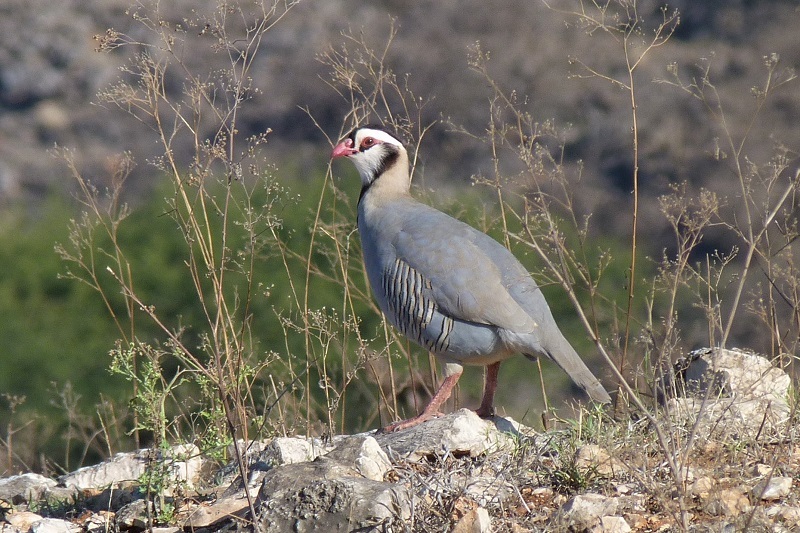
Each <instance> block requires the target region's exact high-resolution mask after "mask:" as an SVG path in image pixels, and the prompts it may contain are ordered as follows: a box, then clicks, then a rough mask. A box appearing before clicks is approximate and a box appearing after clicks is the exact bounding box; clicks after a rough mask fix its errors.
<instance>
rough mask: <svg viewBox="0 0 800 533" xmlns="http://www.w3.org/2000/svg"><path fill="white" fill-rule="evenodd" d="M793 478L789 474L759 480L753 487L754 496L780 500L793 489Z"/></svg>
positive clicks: (768, 499)
mask: <svg viewBox="0 0 800 533" xmlns="http://www.w3.org/2000/svg"><path fill="white" fill-rule="evenodd" d="M792 482H793V480H792V478H790V477H788V476H779V477H773V478H770V479H765V480H763V481H761V482H759V483H758V484H757V485H756V486H755V487H753V492H752V494H753V496H754V497H755V498H757V499H761V500H766V501H770V500H780V499H781V498H785V497H786V496H788V495H789V492H791V490H792Z"/></svg>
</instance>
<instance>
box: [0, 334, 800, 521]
mask: <svg viewBox="0 0 800 533" xmlns="http://www.w3.org/2000/svg"><path fill="white" fill-rule="evenodd" d="M676 383H677V384H678V386H677V387H673V388H672V389H673V392H674V391H678V393H677V394H676V395H675V397H673V398H672V399H670V400H669V401H668V402H666V403H664V404H663V405H662V408H660V409H658V410H655V411H653V413H649V416H644V417H642V416H632V415H630V414H629V415H628V416H626V417H624V419H619V418H618V419H616V420H614V419H611V418H610V417H609V416H608V414H606V413H601V412H600V411H583V412H582V417H581V419H580V420H579V421H577V422H572V423H569V424H567V426H566V428H565V429H562V430H557V431H551V432H547V433H543V434H537V433H535V432H533V431H531V430H530V429H529V428H525V427H523V426H520V425H519V424H517V423H516V422H514V421H513V420H510V419H506V418H500V417H496V418H494V419H493V420H482V419H480V418H478V417H477V416H476V415H475V414H474V413H473V412H471V411H469V410H460V411H457V412H455V413H452V414H450V415H447V416H444V417H442V418H439V419H436V420H432V421H430V422H427V423H425V424H423V425H421V426H418V427H416V428H410V429H408V430H405V431H400V432H397V433H394V434H382V433H375V432H371V433H364V434H359V435H350V436H347V435H343V436H337V437H335V438H333V439H329V440H321V439H314V438H303V437H279V438H275V439H272V440H268V441H263V442H250V443H247V444H246V445H245V443H240V446H241V449H242V451H243V452H245V453H243V454H242V456H243V457H245V458H246V462H247V465H248V472H249V474H248V478H247V480H246V482H244V481H243V480H242V478H241V476H240V475H239V474H238V472H239V468H238V467H237V466H236V462H235V461H234V462H231V463H229V464H227V465H224V466H221V467H220V463H219V462H217V461H213V460H212V459H211V458H210V457H208V456H207V455H204V454H203V453H202V452H201V451H200V450H199V449H198V448H197V447H195V446H194V445H181V446H175V447H172V448H169V449H164V450H161V451H154V450H140V451H138V452H133V453H125V454H118V455H117V456H115V457H113V458H112V459H111V460H109V461H106V462H104V463H102V464H99V465H96V466H92V467H87V468H83V469H80V470H77V471H75V472H72V473H70V474H68V475H65V476H62V477H61V478H59V479H57V480H54V479H48V478H44V477H43V476H39V475H36V474H30V473H28V474H23V475H18V476H13V477H9V478H5V479H2V480H0V504H1V505H2V513H3V515H2V521H0V531H2V532H3V533H18V532H34V533H50V532H62V531H65V532H66V531H68V532H76V533H77V532H80V531H87V532H101V531H102V532H105V531H133V532H138V531H144V530H152V531H160V532H170V533H177V532H179V531H233V530H235V531H239V530H242V531H254V530H260V531H274V532H282V531H453V532H458V533H467V532H489V531H512V532H522V531H567V530H569V531H592V532H627V531H680V530H690V531H741V530H748V531H793V530H796V528H798V527H800V491H798V482H797V479H800V449H798V447H797V446H796V438H795V435H794V432H793V431H791V427H792V423H791V421H792V420H793V419H794V410H793V408H792V407H791V402H789V401H788V400H789V398H788V393H789V386H790V380H789V378H788V376H787V375H786V374H785V373H783V372H782V371H781V370H779V369H777V368H775V367H773V366H771V365H770V364H769V362H768V361H767V360H766V359H764V358H762V357H759V356H756V355H753V354H747V353H743V352H738V351H724V350H723V351H712V350H704V351H699V352H695V353H693V354H692V356H691V357H690V358H688V359H687V361H685V362H684V364H682V365H681V366H679V367H677V372H676ZM709 385H711V386H709ZM633 412H634V411H631V413H633ZM640 415H641V413H640ZM653 423H657V424H658V425H659V426H658V427H660V428H661V430H662V433H663V434H664V435H665V436H666V440H665V441H664V442H661V443H659V442H658V439H657V438H656V431H654V426H653ZM693 428H694V432H695V434H694V436H693V437H692V435H691V434H692V431H693ZM233 452H234V450H233V449H231V450H229V452H228V454H229V456H232V455H234V454H233Z"/></svg>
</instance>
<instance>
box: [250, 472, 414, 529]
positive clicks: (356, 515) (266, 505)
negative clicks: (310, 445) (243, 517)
mask: <svg viewBox="0 0 800 533" xmlns="http://www.w3.org/2000/svg"><path fill="white" fill-rule="evenodd" d="M411 501H412V499H411V496H410V494H408V491H407V490H406V489H405V488H404V487H402V486H399V485H394V484H392V483H386V482H379V481H373V480H369V479H365V478H364V477H362V476H361V475H360V474H359V473H358V471H357V470H355V468H353V467H350V466H346V465H342V464H339V463H337V462H336V461H333V460H331V459H327V458H325V457H320V458H318V459H317V460H315V461H313V462H310V463H298V464H293V465H286V466H283V467H281V468H276V469H273V470H271V471H270V472H268V473H267V475H266V477H265V478H264V481H263V484H262V486H261V490H260V491H259V494H258V502H257V509H258V513H259V515H258V519H257V522H258V524H259V525H260V527H261V528H262V530H263V531H265V532H276V533H277V532H283V531H337V530H348V531H352V530H354V529H358V528H368V527H378V526H380V527H382V528H386V529H390V528H391V527H392V525H393V524H396V525H398V526H399V525H400V524H402V523H403V522H404V521H406V520H408V519H409V518H410V517H411Z"/></svg>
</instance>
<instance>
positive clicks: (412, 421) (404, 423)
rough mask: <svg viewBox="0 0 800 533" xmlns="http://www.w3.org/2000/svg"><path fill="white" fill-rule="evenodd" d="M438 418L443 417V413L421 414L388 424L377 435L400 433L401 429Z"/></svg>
mask: <svg viewBox="0 0 800 533" xmlns="http://www.w3.org/2000/svg"><path fill="white" fill-rule="evenodd" d="M440 416H444V413H441V412H439V411H434V412H432V413H425V412H423V413H422V414H421V415H419V416H415V417H413V418H409V419H408V420H401V421H400V422H395V423H393V424H389V425H388V426H386V427H385V428H382V429H379V430H378V433H394V432H395V431H400V430H401V429H408V428H413V427H414V426H418V425H419V424H422V423H423V422H425V421H427V420H430V419H431V418H439V417H440Z"/></svg>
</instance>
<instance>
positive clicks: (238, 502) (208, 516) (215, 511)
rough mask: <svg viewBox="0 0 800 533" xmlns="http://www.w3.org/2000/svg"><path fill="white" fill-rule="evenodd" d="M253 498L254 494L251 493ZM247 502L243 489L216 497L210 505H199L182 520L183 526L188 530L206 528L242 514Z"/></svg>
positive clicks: (247, 505)
mask: <svg viewBox="0 0 800 533" xmlns="http://www.w3.org/2000/svg"><path fill="white" fill-rule="evenodd" d="M252 496H253V498H255V495H254V494H253V495H252ZM248 507H249V503H248V502H247V496H246V494H245V492H244V490H241V491H239V492H237V493H235V494H233V495H230V496H224V497H222V498H218V499H217V500H216V501H214V502H213V503H211V504H210V505H201V506H200V507H198V508H197V509H196V510H195V511H194V512H193V513H192V514H191V515H189V518H188V519H187V520H186V521H185V522H184V524H183V527H184V528H185V529H188V530H190V531H194V530H195V529H200V528H207V527H210V526H212V525H214V524H216V523H219V522H222V521H223V520H228V519H230V518H233V517H241V516H244V515H245V514H246V512H247V510H248Z"/></svg>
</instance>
